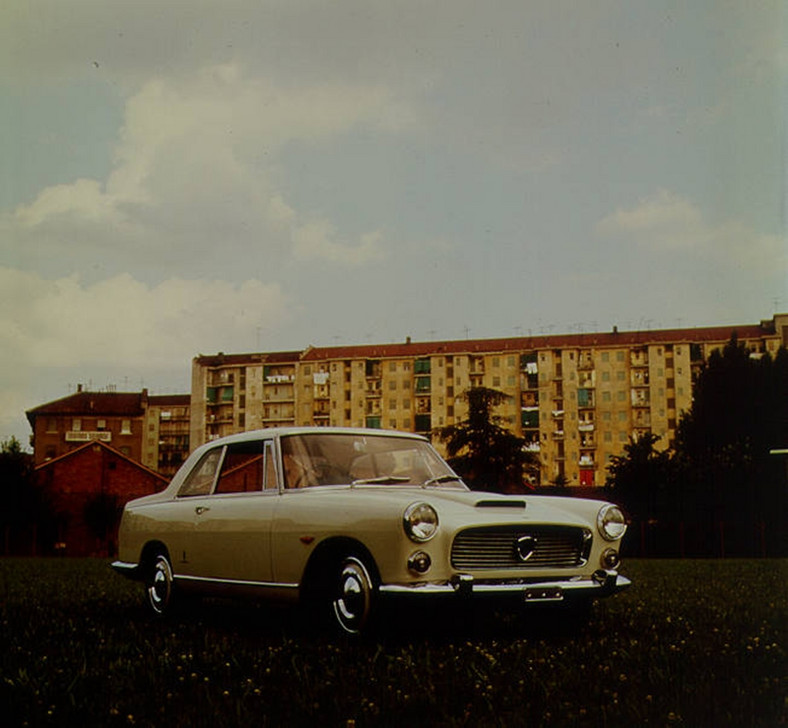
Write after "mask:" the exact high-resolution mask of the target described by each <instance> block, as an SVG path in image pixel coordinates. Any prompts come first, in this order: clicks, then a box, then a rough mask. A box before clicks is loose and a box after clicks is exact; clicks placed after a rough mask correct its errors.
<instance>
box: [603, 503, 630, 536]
mask: <svg viewBox="0 0 788 728" xmlns="http://www.w3.org/2000/svg"><path fill="white" fill-rule="evenodd" d="M596 526H597V528H598V529H599V533H601V534H602V538H604V539H606V540H607V541H617V540H618V539H620V538H621V537H622V536H623V535H624V532H625V531H626V530H627V521H626V518H624V514H623V513H622V512H621V509H620V508H619V507H618V506H614V505H612V504H608V505H606V506H602V508H601V509H600V510H599V515H598V516H597V517H596Z"/></svg>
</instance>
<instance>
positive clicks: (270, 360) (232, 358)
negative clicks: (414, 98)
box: [194, 351, 303, 367]
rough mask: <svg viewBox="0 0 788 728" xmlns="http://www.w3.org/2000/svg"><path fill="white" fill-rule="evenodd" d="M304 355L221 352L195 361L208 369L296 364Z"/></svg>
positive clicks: (272, 352)
mask: <svg viewBox="0 0 788 728" xmlns="http://www.w3.org/2000/svg"><path fill="white" fill-rule="evenodd" d="M302 354H303V352H301V351H270V352H256V353H249V354H225V353H224V352H222V351H220V352H219V353H218V354H209V355H206V354H199V355H198V356H196V357H194V361H196V362H199V363H200V364H202V365H203V366H208V367H219V366H224V365H233V364H248V363H249V362H259V363H261V364H289V363H293V364H294V363H296V362H297V361H298V360H299V359H300V358H301V355H302Z"/></svg>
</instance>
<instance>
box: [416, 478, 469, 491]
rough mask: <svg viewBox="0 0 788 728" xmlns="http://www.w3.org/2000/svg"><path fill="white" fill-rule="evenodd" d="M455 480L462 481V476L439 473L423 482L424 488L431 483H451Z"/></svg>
mask: <svg viewBox="0 0 788 728" xmlns="http://www.w3.org/2000/svg"><path fill="white" fill-rule="evenodd" d="M453 480H456V481H458V482H460V483H461V482H462V478H461V477H460V476H459V475H438V476H436V477H434V478H429V479H428V480H425V481H424V482H423V483H422V484H421V487H422V488H426V487H427V486H429V485H440V484H441V483H451V482H452V481H453Z"/></svg>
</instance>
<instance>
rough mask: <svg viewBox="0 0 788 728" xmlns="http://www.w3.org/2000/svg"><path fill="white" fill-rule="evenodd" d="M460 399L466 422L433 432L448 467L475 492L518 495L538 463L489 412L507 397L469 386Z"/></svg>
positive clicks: (522, 443)
mask: <svg viewBox="0 0 788 728" xmlns="http://www.w3.org/2000/svg"><path fill="white" fill-rule="evenodd" d="M462 396H463V398H464V399H465V400H466V401H467V402H468V417H467V419H465V420H462V421H461V422H459V423H458V424H456V425H449V426H447V427H441V428H438V429H437V430H436V431H435V434H436V435H437V436H438V438H439V439H440V440H442V441H443V442H445V443H446V453H447V456H448V458H447V459H448V461H449V464H450V465H451V466H452V468H454V470H455V471H456V472H457V473H458V474H459V475H461V476H462V477H463V479H465V480H466V481H467V482H468V484H469V485H471V486H472V487H474V488H477V489H479V490H490V491H496V492H501V493H502V492H522V491H523V490H524V488H525V482H526V480H527V478H528V475H529V474H530V473H533V472H534V471H536V470H537V468H538V460H537V458H536V456H535V455H534V454H533V453H531V452H529V451H528V450H526V449H525V444H526V441H525V440H524V439H523V438H521V437H517V436H516V435H514V434H513V433H512V432H510V431H509V430H507V429H506V428H504V427H502V426H501V425H500V424H499V423H500V422H501V418H500V417H499V416H497V415H495V414H494V413H493V410H494V408H495V407H497V406H498V405H500V404H502V403H503V402H505V401H506V400H507V399H509V396H508V395H507V394H504V393H503V392H499V391H498V390H495V389H488V388H486V387H472V388H471V389H468V390H466V391H465V392H464V393H463V395H462Z"/></svg>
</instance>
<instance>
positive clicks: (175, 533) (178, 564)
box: [159, 445, 225, 577]
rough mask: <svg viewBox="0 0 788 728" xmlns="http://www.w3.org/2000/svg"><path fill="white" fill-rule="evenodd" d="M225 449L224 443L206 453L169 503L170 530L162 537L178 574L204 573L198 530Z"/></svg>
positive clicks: (207, 506) (196, 574) (165, 531)
mask: <svg viewBox="0 0 788 728" xmlns="http://www.w3.org/2000/svg"><path fill="white" fill-rule="evenodd" d="M224 450H225V448H224V447H223V446H221V445H220V446H217V447H214V448H212V449H210V450H208V451H207V452H205V453H204V454H203V456H202V457H201V458H200V459H199V460H198V461H197V464H196V465H195V466H194V467H193V468H192V470H191V472H190V473H189V474H188V475H187V476H186V479H185V480H184V481H183V484H182V485H181V487H180V489H179V490H178V493H177V495H176V497H175V499H174V500H173V501H172V502H171V503H167V504H165V509H166V516H165V520H164V521H163V523H165V522H166V529H165V530H163V531H162V536H163V538H164V540H165V543H166V545H167V549H168V550H169V553H170V559H171V561H172V567H173V569H174V571H175V574H176V575H177V576H187V577H189V576H200V575H201V573H202V570H203V569H204V565H203V564H201V563H200V561H199V558H198V553H197V545H196V540H195V536H196V533H195V529H196V524H197V521H198V518H199V516H200V514H202V513H203V512H204V511H205V510H206V509H207V508H209V507H210V503H209V502H208V501H209V498H210V494H211V492H212V491H213V487H214V483H215V482H216V476H217V475H218V473H219V468H220V467H221V464H222V460H223V458H224ZM159 510H161V509H159Z"/></svg>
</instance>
